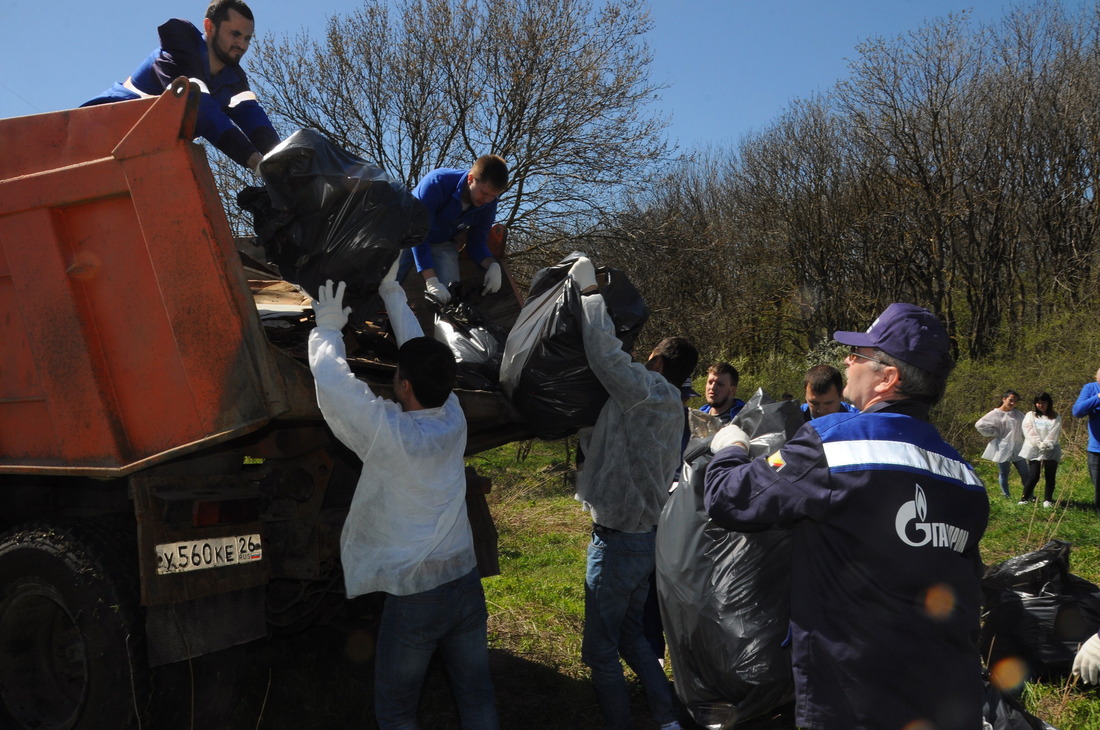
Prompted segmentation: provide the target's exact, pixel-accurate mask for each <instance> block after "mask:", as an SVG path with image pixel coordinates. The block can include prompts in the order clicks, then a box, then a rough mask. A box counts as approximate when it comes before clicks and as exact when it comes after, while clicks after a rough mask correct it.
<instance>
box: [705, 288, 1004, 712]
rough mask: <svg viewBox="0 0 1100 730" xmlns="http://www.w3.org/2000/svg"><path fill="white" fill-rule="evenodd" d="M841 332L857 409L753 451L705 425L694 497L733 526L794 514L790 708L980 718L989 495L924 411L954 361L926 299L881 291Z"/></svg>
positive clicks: (779, 520) (761, 524) (740, 438)
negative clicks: (906, 300)
mask: <svg viewBox="0 0 1100 730" xmlns="http://www.w3.org/2000/svg"><path fill="white" fill-rule="evenodd" d="M834 337H835V339H836V340H837V342H840V343H841V344H844V345H849V346H851V348H852V350H851V353H850V354H849V355H848V357H847V359H846V360H845V364H846V365H847V370H848V373H847V375H848V383H847V385H846V387H845V388H844V395H845V397H846V398H847V399H848V400H850V401H851V402H852V403H853V404H854V405H855V406H856V407H857V408H859V409H860V411H861V412H860V413H836V414H832V415H828V416H824V417H822V418H816V419H814V420H812V421H810V422H808V423H806V424H805V425H804V426H803V427H802V428H801V429H800V430H799V431H798V432H797V433H796V434H795V436H794V437H793V438H791V440H790V441H788V442H787V443H786V444H785V445H784V446H783V447H782V448H780V449H779V450H778V451H776V452H775V453H773V454H771V455H770V456H764V457H760V458H758V459H755V460H750V459H749V456H748V450H747V446H748V438H747V436H746V435H745V434H744V432H742V431H741V430H740V429H738V428H736V427H735V426H727V427H726V428H724V429H722V431H720V432H719V433H718V434H716V435H715V438H714V441H715V442H716V444H715V445H714V446H713V449H714V451H715V456H714V459H713V461H712V462H711V463H710V466H709V467H708V468H707V473H706V478H705V493H704V503H705V505H706V507H707V510H708V512H709V514H710V516H711V518H712V519H713V520H714V521H715V522H717V523H718V524H719V525H721V526H723V527H725V528H727V529H731V530H739V531H751V530H761V529H766V528H768V527H771V526H773V525H783V526H788V527H790V529H791V530H792V537H793V565H792V574H791V635H792V662H793V667H794V680H795V695H796V697H795V699H796V720H797V723H798V725H799V726H800V727H802V728H808V729H810V730H822V729H825V728H829V729H832V728H844V729H846V730H847V729H850V728H903V727H914V728H915V727H934V728H937V730H954V729H958V730H963V729H964V728H967V729H972V728H978V727H981V726H982V717H981V715H982V691H983V690H982V679H981V659H980V655H979V652H978V648H977V644H976V639H977V635H978V629H979V625H978V617H979V610H980V607H981V591H980V575H981V561H980V558H979V556H978V541H979V540H980V539H981V537H982V534H983V533H984V532H985V528H986V523H987V521H988V518H989V499H988V497H987V495H986V491H985V488H984V486H983V485H982V483H981V481H980V480H979V479H978V477H977V475H976V474H975V473H974V470H973V468H971V466H970V465H969V464H967V463H966V461H964V460H963V458H962V457H961V456H960V455H959V454H958V452H956V451H955V449H953V448H952V447H951V446H950V445H949V444H947V443H946V442H945V441H944V440H943V438H942V437H941V436H940V435H939V433H938V432H937V431H936V428H935V427H934V426H933V425H932V424H931V423H929V422H928V414H929V410H930V409H931V407H932V406H933V405H934V404H935V403H936V402H937V401H939V399H940V398H941V397H942V396H943V392H944V387H945V385H946V381H947V376H948V374H949V373H950V372H951V369H952V367H953V365H954V363H953V362H952V359H951V356H950V354H949V352H948V338H947V332H946V331H945V330H944V327H943V325H942V324H941V323H940V321H939V320H938V319H937V318H936V317H935V315H933V314H932V313H931V312H929V311H928V310H926V309H923V308H921V307H917V306H914V305H912V304H891V305H890V306H889V307H887V308H886V310H885V311H884V312H883V313H882V314H881V315H880V316H879V318H878V319H876V320H875V322H874V323H873V324H872V325H871V326H870V328H868V330H867V331H866V332H836V333H835V334H834Z"/></svg>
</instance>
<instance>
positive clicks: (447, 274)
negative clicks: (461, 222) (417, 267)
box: [397, 241, 461, 286]
mask: <svg viewBox="0 0 1100 730" xmlns="http://www.w3.org/2000/svg"><path fill="white" fill-rule="evenodd" d="M431 248H432V262H433V263H434V265H435V278H437V279H439V283H440V284H442V285H443V286H450V285H452V284H457V283H458V281H459V279H460V278H461V277H460V275H459V272H458V248H456V247H455V243H454V241H444V242H443V243H433V244H432V245H431ZM413 263H414V262H413V252H412V249H411V248H406V249H402V250H401V264H400V265H399V266H398V268H397V280H398V281H399V282H403V281H405V277H406V276H408V275H409V271H410V270H411V269H412V267H413Z"/></svg>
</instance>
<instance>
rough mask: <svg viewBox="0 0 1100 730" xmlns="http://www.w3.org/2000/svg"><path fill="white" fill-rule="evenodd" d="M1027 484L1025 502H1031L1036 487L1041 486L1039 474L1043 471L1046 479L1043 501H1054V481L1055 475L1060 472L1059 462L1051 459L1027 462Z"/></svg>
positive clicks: (1025, 485) (1025, 486)
mask: <svg viewBox="0 0 1100 730" xmlns="http://www.w3.org/2000/svg"><path fill="white" fill-rule="evenodd" d="M1027 471H1028V475H1027V483H1026V484H1024V496H1023V499H1024V500H1030V499H1031V496H1032V495H1033V494H1035V487H1036V485H1038V484H1039V472H1040V471H1042V473H1043V476H1044V477H1045V478H1046V483H1045V484H1044V485H1043V499H1044V500H1045V501H1047V502H1053V501H1054V479H1055V474H1057V472H1058V462H1057V461H1053V460H1051V459H1043V460H1041V461H1040V460H1039V459H1036V460H1034V461H1029V462H1027Z"/></svg>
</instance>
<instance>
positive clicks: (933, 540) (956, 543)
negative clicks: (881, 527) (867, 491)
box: [894, 484, 970, 553]
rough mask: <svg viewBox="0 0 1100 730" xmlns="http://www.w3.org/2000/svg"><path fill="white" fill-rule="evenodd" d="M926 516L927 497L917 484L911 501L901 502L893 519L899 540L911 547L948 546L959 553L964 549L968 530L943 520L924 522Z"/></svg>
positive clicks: (968, 534)
mask: <svg viewBox="0 0 1100 730" xmlns="http://www.w3.org/2000/svg"><path fill="white" fill-rule="evenodd" d="M927 516H928V498H927V497H925V495H924V490H923V489H921V487H920V485H919V484H918V485H916V494H915V495H913V501H912V502H906V503H905V504H903V505H902V506H901V509H899V510H898V516H897V518H896V519H895V520H894V528H895V529H896V530H897V531H898V537H900V538H901V541H902V542H904V543H905V544H906V545H909V546H911V547H925V546H926V545H927V546H929V547H949V548H951V549H952V550H954V551H956V552H960V553H961V552H962V551H963V550H965V549H966V543H967V540H969V539H970V532H969V531H968V530H964V529H962V528H961V527H955V526H954V525H949V524H947V523H945V522H926V521H925V520H926V519H927Z"/></svg>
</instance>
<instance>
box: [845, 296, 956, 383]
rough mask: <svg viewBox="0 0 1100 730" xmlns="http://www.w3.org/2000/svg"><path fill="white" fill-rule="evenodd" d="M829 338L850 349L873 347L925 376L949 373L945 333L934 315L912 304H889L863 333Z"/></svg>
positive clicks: (948, 343)
mask: <svg viewBox="0 0 1100 730" xmlns="http://www.w3.org/2000/svg"><path fill="white" fill-rule="evenodd" d="M833 339H834V340H836V341H837V342H839V343H841V344H842V345H851V346H852V347H877V348H878V349H880V350H882V351H883V352H885V353H886V354H887V355H889V356H891V357H895V358H897V359H898V360H901V361H902V362H905V363H908V364H910V365H912V366H913V367H916V368H920V369H921V370H923V371H925V372H926V373H928V374H929V375H935V376H938V377H941V378H946V377H947V376H948V374H950V372H951V366H952V362H951V353H950V350H949V348H950V342H949V341H948V339H947V330H946V329H945V328H944V326H943V324H942V323H941V322H940V320H939V318H938V317H936V315H934V314H932V313H931V312H929V311H928V310H927V309H925V308H924V307H918V306H917V305H915V304H904V303H900V302H898V303H895V304H891V305H890V306H889V307H887V308H886V309H885V310H883V312H882V314H880V315H879V316H878V319H876V320H875V321H874V322H872V323H871V326H870V327H868V328H867V331H866V332H834V333H833Z"/></svg>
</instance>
